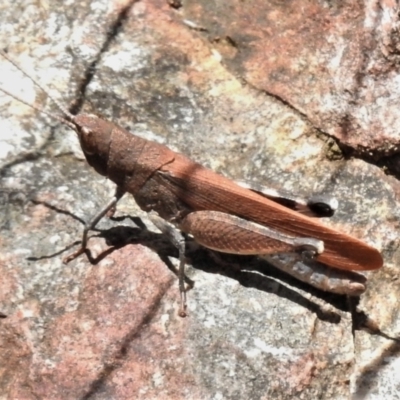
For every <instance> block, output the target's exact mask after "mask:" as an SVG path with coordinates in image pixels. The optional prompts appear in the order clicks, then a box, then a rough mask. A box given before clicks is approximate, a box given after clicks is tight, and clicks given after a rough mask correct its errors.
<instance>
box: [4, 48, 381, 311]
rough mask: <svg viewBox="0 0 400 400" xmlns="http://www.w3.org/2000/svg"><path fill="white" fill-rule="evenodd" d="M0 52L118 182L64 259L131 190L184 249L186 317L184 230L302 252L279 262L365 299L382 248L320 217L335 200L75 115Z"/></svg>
mask: <svg viewBox="0 0 400 400" xmlns="http://www.w3.org/2000/svg"><path fill="white" fill-rule="evenodd" d="M1 54H2V56H3V57H5V58H6V59H7V60H8V61H10V62H11V63H12V64H13V65H14V66H15V67H16V68H18V69H19V70H20V71H21V72H22V73H23V74H24V75H26V76H27V77H29V78H30V79H31V80H32V81H33V82H34V83H35V84H36V85H37V86H38V87H39V88H40V89H41V90H43V91H44V92H45V93H46V94H47V96H48V97H49V98H50V99H51V100H52V101H53V102H54V103H55V104H56V106H57V108H58V109H59V110H60V112H61V113H62V116H58V115H53V114H51V113H48V112H46V111H44V110H41V109H38V108H36V109H37V110H38V111H39V112H41V113H45V114H48V115H50V116H51V117H54V118H56V119H57V120H59V121H60V122H62V123H63V124H65V125H67V126H69V127H70V128H71V129H73V130H74V131H75V132H76V133H77V135H78V138H79V141H80V145H81V147H82V150H83V153H84V155H85V158H86V160H87V162H88V163H89V165H91V166H92V167H93V168H94V169H95V170H96V172H98V173H99V174H101V175H103V176H105V177H107V178H109V179H110V180H111V181H113V182H114V183H115V184H116V191H115V195H114V196H113V197H112V199H111V200H110V201H109V202H108V203H107V204H106V205H105V207H104V208H103V209H102V210H100V211H99V212H98V213H97V214H96V215H95V216H94V217H93V218H92V219H91V220H90V221H89V222H87V223H86V225H85V228H84V231H83V236H82V241H81V245H80V247H79V248H78V249H77V250H76V251H75V252H74V253H72V254H71V255H69V256H67V257H66V258H65V259H64V261H65V262H70V261H71V260H73V259H74V258H76V257H77V256H79V255H80V254H82V253H83V252H84V251H85V250H86V248H87V241H88V232H89V231H90V230H91V229H93V228H94V227H95V226H96V224H97V223H98V222H99V221H100V219H101V218H103V217H104V216H105V215H106V214H107V213H110V211H113V210H115V207H116V204H117V202H118V201H119V200H120V199H121V197H122V196H123V195H124V194H125V193H130V194H131V195H133V197H134V199H135V201H136V202H137V204H138V205H139V207H140V208H141V209H142V210H144V211H146V212H149V213H150V214H149V215H150V218H151V220H152V221H153V222H154V223H155V225H156V226H157V227H158V228H159V229H160V230H161V231H162V232H164V233H165V234H167V235H168V237H169V238H170V240H171V242H172V243H173V244H174V246H176V247H177V249H178V251H179V271H178V278H179V290H180V295H181V306H180V315H181V316H185V315H186V307H187V306H186V288H185V240H184V237H183V235H182V233H181V232H184V233H186V234H189V235H191V236H192V237H193V238H194V239H195V240H196V241H197V242H198V243H199V244H201V245H202V246H205V247H206V248H209V249H212V250H217V251H219V252H225V253H231V254H242V255H257V256H260V257H264V258H267V259H268V260H270V261H271V259H270V258H269V255H271V254H274V253H291V254H292V253H293V254H296V255H297V256H296V257H295V262H292V263H290V264H291V265H288V264H287V263H285V262H284V263H282V262H278V261H275V260H272V263H273V264H274V265H275V266H277V267H279V268H281V269H283V270H285V271H286V272H288V273H290V274H292V275H293V276H295V277H296V278H298V279H300V280H303V281H305V282H308V283H310V284H312V285H314V286H317V287H318V288H320V289H323V290H329V291H332V292H336V293H344V294H349V295H359V294H360V293H362V292H363V291H364V290H365V286H364V282H365V278H364V277H362V276H360V275H358V274H355V273H353V272H352V271H361V270H374V269H378V268H380V267H381V266H382V264H383V260H382V257H381V255H380V253H379V252H378V251H377V250H376V249H375V248H373V247H371V246H369V245H368V244H366V243H364V242H362V241H361V240H359V239H357V238H355V237H352V236H350V235H347V234H345V233H342V232H339V231H338V230H335V229H332V228H330V227H327V226H325V225H323V224H322V223H321V222H319V221H318V220H317V219H316V218H313V217H321V216H329V215H332V214H333V212H334V211H335V209H336V207H337V202H336V200H334V199H328V198H324V197H312V198H310V199H309V200H307V201H305V200H302V199H298V198H296V197H291V196H287V195H282V194H280V193H279V192H275V191H271V190H268V189H266V188H264V187H262V186H257V185H255V184H246V183H240V182H234V181H233V180H231V179H229V178H226V177H225V176H222V175H220V174H217V173H215V172H214V171H212V170H210V169H207V168H205V167H203V166H202V165H200V164H198V163H196V162H194V161H192V160H191V159H189V158H187V157H186V156H184V155H182V154H180V153H177V152H174V151H172V150H171V149H169V148H168V147H166V146H164V145H161V144H158V143H156V142H153V141H149V140H146V139H143V138H141V137H138V136H136V135H134V134H132V133H130V132H128V131H126V130H124V129H123V128H121V127H119V126H118V125H116V124H114V123H112V122H110V121H107V120H104V119H101V118H99V117H97V116H96V115H93V114H78V115H73V114H71V113H70V112H69V111H68V110H67V109H66V108H65V107H64V106H63V105H62V104H61V103H60V102H59V101H58V100H57V99H56V98H54V97H53V96H52V95H51V93H50V91H49V90H48V89H47V88H46V87H44V86H43V85H41V84H40V83H39V82H37V80H36V79H34V78H33V77H32V76H31V75H30V74H28V73H27V72H25V71H24V70H23V69H22V68H21V67H20V66H19V65H18V64H16V63H15V62H14V61H13V60H11V59H10V58H9V57H8V55H7V54H5V53H4V52H3V51H1ZM1 90H2V91H3V92H5V93H6V94H7V95H9V96H12V97H14V98H15V99H17V100H18V101H21V102H22V103H25V104H27V105H28V106H30V107H33V108H35V107H34V106H33V105H31V104H28V103H26V102H25V101H24V100H22V99H20V98H19V97H17V96H15V95H13V94H11V93H9V92H8V91H6V90H5V89H1ZM299 260H300V261H302V262H300V263H298V261H299ZM298 265H300V267H299V266H298ZM330 267H332V268H330Z"/></svg>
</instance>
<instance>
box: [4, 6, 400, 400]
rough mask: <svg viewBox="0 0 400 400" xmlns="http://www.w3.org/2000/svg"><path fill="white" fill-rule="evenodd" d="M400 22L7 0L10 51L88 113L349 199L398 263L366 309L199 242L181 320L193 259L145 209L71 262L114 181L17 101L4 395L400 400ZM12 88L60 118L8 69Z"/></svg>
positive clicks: (368, 10)
mask: <svg viewBox="0 0 400 400" xmlns="http://www.w3.org/2000/svg"><path fill="white" fill-rule="evenodd" d="M398 26H399V15H398V9H397V5H396V4H395V2H394V1H383V0H382V1H368V2H362V1H358V2H357V1H342V2H328V1H308V2H295V1H268V2H266V1H262V0H254V1H251V2H249V1H240V0H232V1H229V2H222V1H205V0H203V1H200V0H197V1H191V0H187V1H185V0H183V1H170V0H168V1H167V0H143V1H131V2H127V1H116V0H114V1H105V0H98V1H97V0H93V1H89V0H85V1H81V2H74V1H70V2H65V1H51V0H50V1H35V2H26V1H14V2H8V1H2V2H1V4H0V30H1V35H0V38H1V39H0V45H1V47H2V48H7V49H8V52H9V54H10V55H11V56H12V57H13V58H14V59H16V60H17V61H18V62H19V63H20V64H21V65H23V67H24V68H25V69H27V70H29V71H30V72H32V73H33V74H34V75H35V76H37V77H38V79H39V80H40V82H42V83H44V84H46V85H50V86H51V87H52V88H53V89H52V93H53V94H54V96H55V97H56V98H58V99H60V100H61V101H62V102H63V104H66V106H67V107H71V108H72V109H73V110H74V111H75V112H78V111H84V112H93V113H96V114H99V115H103V116H104V117H106V118H108V119H110V120H113V121H114V122H116V123H118V124H119V125H120V126H122V127H124V128H126V129H128V130H129V131H131V132H134V133H136V134H138V135H140V136H142V137H144V138H146V139H151V140H154V141H156V142H159V143H162V144H166V145H168V146H169V147H171V148H172V149H173V150H178V151H180V152H182V153H185V154H186V155H187V156H189V157H191V158H193V159H195V160H196V161H198V162H201V163H203V164H204V165H206V166H208V167H210V168H212V169H214V170H216V171H218V172H220V173H223V174H224V175H227V176H229V177H232V178H238V179H247V180H255V181H258V182H261V183H264V184H265V185H269V186H271V187H275V188H281V189H282V188H283V189H285V190H287V191H289V192H292V193H296V194H298V195H302V196H307V195H310V194H314V193H325V194H329V195H332V196H334V197H336V198H338V200H339V204H340V207H339V210H338V212H337V213H336V215H335V216H334V217H333V218H332V219H331V220H330V221H326V223H327V224H330V225H332V226H335V227H336V228H337V229H340V230H343V231H345V232H348V233H350V234H352V235H354V236H357V237H359V238H361V239H363V240H365V241H367V242H369V243H371V244H373V245H375V246H376V247H377V248H379V249H380V250H381V251H382V252H383V256H384V258H385V266H384V268H382V269H381V270H380V271H378V272H375V273H369V274H368V278H369V284H368V290H367V292H366V293H365V294H364V295H362V296H361V299H346V298H345V297H343V296H334V295H330V294H326V293H322V292H320V291H317V290H314V289H312V288H310V287H309V286H307V285H305V284H301V283H299V282H297V281H295V280H294V279H291V278H289V277H286V276H284V275H283V274H282V273H279V272H277V271H275V270H274V269H272V268H271V267H269V266H268V265H266V264H265V263H263V262H260V261H256V260H255V259H253V258H250V257H243V258H241V257H236V256H235V257H233V256H228V255H226V256H220V255H217V254H214V253H211V252H209V251H206V250H204V249H201V248H199V247H198V246H197V245H196V244H195V243H193V242H192V241H190V240H188V246H189V248H188V253H187V256H188V262H189V264H190V265H191V267H190V268H189V271H188V275H189V276H190V278H191V279H193V280H194V281H195V286H194V289H193V290H191V291H190V292H189V293H188V298H189V303H188V307H189V316H188V317H187V318H185V319H182V318H179V317H178V315H177V311H178V308H179V294H178V288H177V281H176V277H175V275H174V274H173V272H172V271H173V270H174V268H175V266H176V265H177V259H176V257H177V252H176V250H175V249H174V248H173V247H172V246H171V245H170V244H169V243H168V242H167V241H166V239H165V237H163V236H162V235H161V234H160V233H156V232H157V231H156V229H155V228H154V227H153V226H152V225H151V223H150V222H149V220H148V219H147V217H146V214H144V213H142V212H141V211H140V210H139V209H138V208H137V206H136V205H135V204H134V203H133V201H132V199H131V198H129V197H126V198H124V199H123V200H122V201H121V204H120V205H119V207H118V210H117V212H116V214H115V218H114V219H112V220H110V219H107V218H105V219H104V220H103V221H101V223H100V224H99V225H98V228H99V229H98V230H97V231H95V232H93V233H92V237H91V239H90V241H89V247H90V250H91V254H90V257H88V256H87V255H82V256H81V257H79V258H78V259H77V260H75V261H73V262H71V263H70V264H68V265H64V264H63V263H62V258H63V257H64V256H65V255H66V254H68V253H69V252H71V251H72V248H75V247H74V246H76V245H77V241H78V240H79V238H80V235H81V232H82V228H83V223H84V221H86V220H88V219H89V217H90V216H91V215H93V214H94V213H95V211H97V210H98V209H99V208H100V207H101V206H103V205H104V204H105V203H106V202H107V201H108V200H109V198H110V196H111V194H112V193H113V185H112V183H111V182H109V181H107V180H106V179H105V178H102V177H100V176H98V175H96V173H95V172H94V171H93V170H91V169H90V168H89V167H88V166H87V164H86V163H85V162H84V160H83V157H82V153H81V151H80V148H79V143H78V141H77V139H76V135H75V134H74V132H71V131H70V130H68V129H67V128H66V127H63V126H61V125H60V124H59V123H58V122H57V121H54V120H51V119H50V118H48V117H45V116H40V115H39V113H38V112H37V111H34V110H32V109H29V108H27V107H25V106H23V105H21V104H20V103H18V102H17V101H15V100H11V99H10V98H9V97H7V96H1V97H0V207H1V208H0V210H1V213H0V229H1V235H0V248H1V251H0V276H1V280H0V313H2V314H0V317H2V316H3V314H5V315H6V316H7V317H6V318H1V319H0V353H1V355H2V356H1V357H0V397H1V398H4V399H24V400H25V399H38V398H40V399H132V398H135V399H159V398H163V399H210V398H213V399H238V398H249V399H271V398H274V399H292V398H300V399H315V398H321V399H347V398H351V396H354V397H355V398H371V399H372V398H376V397H374V396H379V397H380V398H393V397H394V396H395V394H396V390H397V389H396V387H398V385H399V384H400V381H399V376H398V373H397V372H396V371H398V368H399V366H398V360H397V358H396V355H397V354H398V352H399V346H398V344H396V342H394V341H393V340H390V339H389V338H387V337H385V335H386V336H388V335H389V336H396V335H397V334H398V333H399V332H400V323H399V322H398V309H399V306H398V298H399V295H400V290H399V289H400V286H399V279H398V268H399V266H398V263H399V260H400V253H399V250H398V243H399V241H398V231H399V226H400V215H399V212H398V207H397V205H398V196H399V194H400V185H399V183H398V180H397V179H396V175H397V176H398V165H399V161H398V156H397V153H398V145H397V143H398V140H399V134H398V130H399V129H398V128H399V122H398V118H397V114H398V112H397V110H398V109H399V105H400V104H399V102H400V100H399V99H400V96H399V94H400V93H399V92H400V86H399V77H400V75H399V65H398V57H399V52H400V49H399V43H398ZM0 85H1V86H2V87H6V88H7V89H8V90H9V91H12V92H13V93H16V94H17V95H20V96H23V97H24V98H25V99H26V100H27V101H28V102H30V103H34V104H35V105H37V106H39V107H45V108H46V109H47V110H49V111H50V112H57V111H56V107H55V106H54V104H52V103H51V102H50V101H46V96H45V95H44V94H43V93H41V92H40V91H39V90H38V89H37V88H36V87H35V86H34V85H33V84H32V83H31V82H30V81H29V80H26V79H25V78H22V77H21V74H19V73H18V72H16V71H15V69H13V67H12V66H10V64H9V63H8V62H6V61H5V60H3V59H0ZM343 154H345V155H346V156H347V157H343ZM349 155H352V156H353V157H352V158H350V157H348V156H349ZM387 171H390V172H392V173H393V174H394V176H388V175H386V174H385V172H387ZM138 217H140V218H138ZM93 236H94V237H93ZM366 326H368V327H369V328H370V329H369V331H367V330H365V329H364V330H361V328H362V327H366ZM371 332H372V333H371ZM379 334H380V335H379Z"/></svg>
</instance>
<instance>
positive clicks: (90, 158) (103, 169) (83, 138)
mask: <svg viewBox="0 0 400 400" xmlns="http://www.w3.org/2000/svg"><path fill="white" fill-rule="evenodd" d="M72 122H73V124H74V125H75V130H76V132H77V134H78V137H79V141H80V144H81V147H82V150H83V153H84V154H85V157H86V160H87V162H88V163H89V164H90V165H91V166H92V167H93V168H94V169H95V170H96V171H97V172H98V173H99V174H101V175H104V176H107V163H108V157H109V151H110V144H111V134H112V131H113V129H114V128H115V125H114V124H112V123H111V122H108V121H105V120H103V119H101V118H99V117H97V116H96V115H93V114H80V115H77V116H75V117H74V118H73V121H72Z"/></svg>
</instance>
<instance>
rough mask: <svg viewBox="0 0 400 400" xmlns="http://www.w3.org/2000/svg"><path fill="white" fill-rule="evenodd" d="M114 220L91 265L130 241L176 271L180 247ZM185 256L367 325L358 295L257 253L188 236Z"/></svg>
mask: <svg viewBox="0 0 400 400" xmlns="http://www.w3.org/2000/svg"><path fill="white" fill-rule="evenodd" d="M34 203H36V204H37V203H41V204H43V205H45V206H47V207H48V208H50V209H52V210H53V211H56V212H59V213H63V214H67V215H68V216H70V217H72V218H73V219H75V220H77V221H78V222H80V223H81V224H82V225H84V221H83V220H82V219H80V218H78V217H76V216H74V215H73V214H72V213H70V212H68V211H65V210H61V209H58V207H56V206H54V205H51V204H48V203H46V202H39V201H34ZM111 220H112V222H114V223H118V225H116V226H113V227H111V228H108V229H97V228H96V229H95V230H93V231H92V232H94V234H92V235H90V237H100V238H103V239H104V240H105V241H106V243H107V245H108V246H110V247H109V248H108V249H107V250H105V251H103V252H102V253H101V254H99V255H98V256H97V257H93V256H92V254H91V252H90V250H89V249H90V241H89V249H88V250H86V252H85V253H86V256H87V258H88V260H89V262H90V263H91V264H93V265H96V264H98V263H99V262H100V261H101V260H103V259H104V258H106V257H107V256H108V255H109V254H111V253H112V252H114V251H116V250H118V249H119V248H122V247H123V246H125V245H127V244H141V245H143V246H146V247H148V248H150V249H152V250H153V251H154V252H155V253H157V254H158V255H159V257H160V258H161V259H162V260H163V262H164V263H165V264H166V265H167V267H168V268H169V269H170V270H171V271H172V272H173V273H174V274H177V271H176V268H175V267H174V265H173V263H172V262H171V261H170V257H173V258H178V250H177V249H176V248H175V247H174V246H173V245H172V244H171V243H170V242H169V240H168V239H167V238H166V237H165V235H163V234H161V233H155V232H152V231H150V230H148V229H147V227H146V225H145V224H144V223H143V221H142V220H141V219H140V218H137V217H131V216H125V215H124V216H120V217H112V218H111ZM124 220H129V225H122V224H121V222H122V221H124ZM78 243H79V241H76V242H74V243H72V244H70V245H68V246H67V247H65V248H64V249H62V250H60V251H58V252H56V253H53V254H50V255H46V256H42V257H30V258H29V259H30V260H31V261H37V260H41V259H46V258H53V257H56V256H60V255H61V254H62V253H64V252H66V251H68V250H69V249H71V247H73V246H75V245H76V244H78ZM185 255H186V258H187V260H188V264H191V265H192V266H193V268H195V269H198V270H202V271H204V272H207V273H212V274H219V275H222V276H226V277H228V278H230V279H234V280H236V281H237V282H239V283H240V284H241V285H242V286H244V287H249V288H254V289H257V290H260V291H263V292H266V293H272V294H275V295H277V296H279V297H283V298H286V299H288V300H290V301H293V302H294V303H296V304H298V305H300V306H302V307H305V308H307V309H308V310H309V311H311V312H313V313H315V314H316V315H317V317H318V318H319V319H320V320H323V321H327V322H330V323H335V324H337V323H339V322H340V320H341V316H340V314H339V311H345V312H351V313H352V314H353V321H355V322H354V323H353V329H354V330H357V329H364V328H365V327H364V326H363V323H364V322H365V320H366V319H367V317H366V316H365V315H363V316H364V317H365V318H356V317H357V311H356V305H357V303H358V301H359V298H358V297H356V298H352V304H353V307H351V305H350V304H349V301H348V297H347V296H344V295H337V294H333V293H328V292H324V291H321V290H319V289H316V288H314V287H312V286H310V285H308V284H306V283H303V282H300V281H298V280H297V279H295V278H293V277H291V276H289V275H287V274H285V273H283V272H282V271H280V270H278V269H276V268H275V267H274V266H273V265H271V264H269V263H268V262H267V261H265V260H262V259H260V258H258V257H255V256H238V255H232V254H223V253H219V252H216V251H213V250H209V249H207V248H204V247H202V246H200V245H199V244H197V243H196V242H195V241H194V240H193V239H191V238H189V237H186V253H185ZM186 283H187V284H189V286H190V287H191V286H193V282H192V281H191V280H190V279H189V278H186ZM177 287H178V284H177ZM299 290H301V291H305V292H306V293H309V294H311V295H312V296H313V297H315V298H318V299H321V300H323V302H325V303H328V304H330V305H332V306H333V307H334V308H335V309H337V310H338V312H335V311H333V310H327V307H323V306H321V305H320V304H318V303H317V302H316V301H312V300H310V299H309V298H306V297H305V296H303V295H302V294H301V292H300V291H299ZM358 320H360V321H363V323H358V322H357V321H358ZM364 325H365V324H364ZM374 333H375V334H379V333H380V331H379V330H378V329H375V332H374Z"/></svg>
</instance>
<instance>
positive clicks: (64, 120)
mask: <svg viewBox="0 0 400 400" xmlns="http://www.w3.org/2000/svg"><path fill="white" fill-rule="evenodd" d="M0 54H1V55H2V56H3V57H4V58H5V59H6V60H8V61H9V62H10V63H11V64H12V65H14V67H15V68H17V69H18V70H19V71H20V72H22V74H23V75H25V76H26V77H27V78H29V79H30V80H31V81H32V82H33V83H34V84H35V85H36V86H37V87H38V88H39V89H40V90H42V91H43V92H44V93H46V95H47V97H48V98H49V99H50V100H51V101H52V102H53V103H54V104H55V105H56V106H57V108H58V109H59V110H60V111H61V112H62V113H63V115H64V117H65V118H62V117H60V116H59V115H56V114H52V113H50V112H48V111H45V110H43V109H41V108H39V107H36V106H34V105H33V104H29V103H28V102H27V101H25V100H23V99H21V98H20V97H18V96H17V95H15V94H12V93H10V92H9V91H8V90H6V89H4V88H2V87H0V90H1V91H2V92H3V93H5V94H7V95H8V96H10V97H12V98H14V99H15V100H17V101H19V102H21V103H23V104H25V105H27V106H28V107H31V108H33V109H34V110H37V111H39V112H40V113H43V114H46V115H48V116H49V117H51V118H54V119H56V120H57V121H60V122H61V123H63V124H66V125H68V126H69V127H70V128H72V129H74V130H76V126H75V125H74V124H73V123H72V122H74V120H75V116H74V115H72V114H71V113H70V112H69V111H68V110H67V109H66V108H65V107H64V106H63V105H62V104H61V103H60V102H59V101H58V100H57V99H56V98H55V97H54V96H52V94H51V91H50V89H48V88H47V87H46V86H45V85H43V84H41V83H40V82H39V81H37V80H36V79H35V78H33V77H32V76H31V75H30V74H29V73H28V72H26V71H25V70H24V69H23V68H22V67H21V66H20V65H18V64H17V63H16V62H15V61H14V60H12V59H11V58H10V57H9V56H8V55H7V54H6V53H5V52H4V50H1V49H0Z"/></svg>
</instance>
